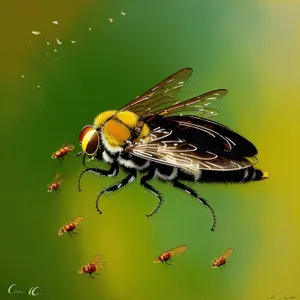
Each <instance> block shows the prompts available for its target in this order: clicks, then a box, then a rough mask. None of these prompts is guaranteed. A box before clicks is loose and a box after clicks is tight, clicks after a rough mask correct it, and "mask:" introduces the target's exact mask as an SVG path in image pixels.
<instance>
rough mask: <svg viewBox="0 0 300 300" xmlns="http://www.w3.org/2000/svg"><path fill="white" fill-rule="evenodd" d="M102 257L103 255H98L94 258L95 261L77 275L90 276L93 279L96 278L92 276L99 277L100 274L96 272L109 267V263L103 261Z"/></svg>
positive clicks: (83, 267) (81, 269) (82, 268)
mask: <svg viewBox="0 0 300 300" xmlns="http://www.w3.org/2000/svg"><path fill="white" fill-rule="evenodd" d="M101 257H102V254H97V255H96V256H95V257H93V259H92V260H91V261H90V262H89V263H88V264H86V265H84V266H82V267H81V268H80V269H79V270H78V271H77V273H78V274H88V275H89V276H91V277H92V278H94V277H93V276H92V274H96V275H99V274H98V273H96V271H97V270H100V269H102V268H104V267H105V266H106V265H107V263H106V262H105V261H102V260H101Z"/></svg>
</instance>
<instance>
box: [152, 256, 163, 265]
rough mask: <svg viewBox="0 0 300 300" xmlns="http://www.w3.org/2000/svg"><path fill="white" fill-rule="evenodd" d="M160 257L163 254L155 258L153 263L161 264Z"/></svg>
mask: <svg viewBox="0 0 300 300" xmlns="http://www.w3.org/2000/svg"><path fill="white" fill-rule="evenodd" d="M160 255H161V254H159V255H158V256H157V257H155V258H154V259H153V262H154V263H155V264H158V263H160V260H159V257H160Z"/></svg>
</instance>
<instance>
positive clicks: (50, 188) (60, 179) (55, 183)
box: [47, 172, 66, 193]
mask: <svg viewBox="0 0 300 300" xmlns="http://www.w3.org/2000/svg"><path fill="white" fill-rule="evenodd" d="M65 180H66V179H65V178H64V177H61V176H60V173H59V172H57V173H56V175H55V178H54V181H53V182H52V183H49V184H48V190H47V191H48V192H49V193H50V192H53V191H55V192H57V190H59V189H60V188H59V187H60V185H61V184H62V183H63V182H64V181H65Z"/></svg>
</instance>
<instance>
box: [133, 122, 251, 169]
mask: <svg viewBox="0 0 300 300" xmlns="http://www.w3.org/2000/svg"><path fill="white" fill-rule="evenodd" d="M205 130H207V129H205ZM171 134H172V131H171V130H166V129H164V128H159V127H158V128H156V129H154V130H153V131H152V132H151V133H150V134H148V135H147V136H145V137H144V138H142V139H140V140H139V141H138V142H136V143H135V144H133V145H131V146H130V150H129V152H130V153H131V154H132V155H134V156H137V157H140V158H143V159H146V160H150V161H154V162H157V163H161V164H165V165H169V166H173V167H178V168H184V169H187V170H190V171H198V170H200V169H203V170H212V171H233V170H239V169H244V168H247V167H250V166H252V165H254V164H255V163H256V162H257V160H255V157H253V158H250V159H251V160H252V161H250V160H249V159H246V158H243V157H240V158H238V159H233V158H231V157H228V158H226V157H225V156H220V155H217V154H216V153H213V152H210V151H208V150H206V151H201V152H200V151H199V150H198V148H197V146H196V145H194V144H192V143H188V142H187V141H185V140H183V139H180V138H176V139H170V136H171ZM229 145H230V144H229Z"/></svg>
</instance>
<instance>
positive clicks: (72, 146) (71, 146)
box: [64, 144, 75, 151]
mask: <svg viewBox="0 0 300 300" xmlns="http://www.w3.org/2000/svg"><path fill="white" fill-rule="evenodd" d="M64 147H67V148H68V150H69V151H72V150H74V149H75V146H74V145H71V144H68V145H66V146H64Z"/></svg>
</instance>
